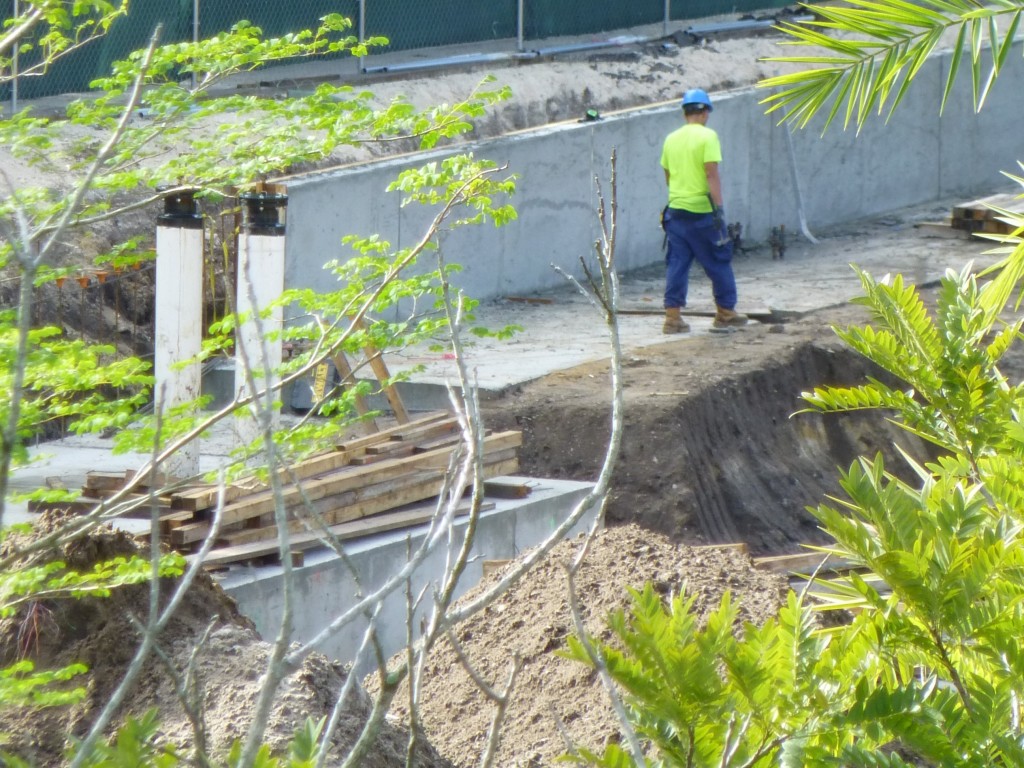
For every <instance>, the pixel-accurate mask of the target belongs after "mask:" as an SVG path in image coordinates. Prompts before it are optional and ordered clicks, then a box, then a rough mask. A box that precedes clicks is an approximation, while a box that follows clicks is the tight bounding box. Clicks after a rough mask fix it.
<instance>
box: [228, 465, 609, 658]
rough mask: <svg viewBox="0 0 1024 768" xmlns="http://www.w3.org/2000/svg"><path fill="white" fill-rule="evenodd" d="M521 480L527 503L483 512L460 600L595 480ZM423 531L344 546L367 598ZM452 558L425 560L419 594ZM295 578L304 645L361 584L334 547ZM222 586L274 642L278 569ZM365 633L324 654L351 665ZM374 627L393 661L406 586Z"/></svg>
mask: <svg viewBox="0 0 1024 768" xmlns="http://www.w3.org/2000/svg"><path fill="white" fill-rule="evenodd" d="M518 479H519V480H520V481H523V482H529V483H531V484H532V485H533V486H535V487H534V488H533V490H532V492H531V493H530V495H529V496H528V497H527V498H525V499H519V500H514V501H512V500H505V501H502V500H497V501H495V506H494V509H492V510H489V511H486V512H483V513H482V514H481V516H480V520H479V523H478V526H477V533H476V539H475V543H474V546H473V552H472V557H473V558H475V559H474V560H473V561H472V562H471V563H470V564H469V566H468V567H467V569H466V571H465V574H464V576H463V578H462V581H461V588H460V589H459V591H458V593H457V594H456V597H458V596H461V595H462V594H463V593H464V592H465V591H466V590H468V589H469V588H470V587H473V586H474V585H476V583H477V582H478V581H479V580H480V577H481V575H482V568H483V566H482V563H483V561H484V560H494V559H508V558H513V557H515V556H517V555H518V554H520V553H521V552H522V551H523V550H525V549H529V548H531V547H534V546H536V545H537V544H540V543H541V542H542V541H543V540H544V539H546V538H547V537H548V536H549V535H550V534H551V533H552V532H553V531H554V530H555V529H556V528H557V527H558V526H559V525H561V524H562V522H564V521H565V519H566V518H567V517H568V516H569V512H570V511H571V510H572V508H573V507H574V506H575V505H576V504H577V503H578V502H579V501H580V500H581V499H583V497H584V496H585V495H586V494H587V493H588V492H589V491H590V490H591V489H592V488H593V484H592V483H581V482H575V481H571V480H532V479H529V478H518ZM596 514H597V510H596V509H591V510H590V511H588V513H587V515H586V516H585V517H584V519H583V520H582V521H581V522H580V523H579V524H577V526H576V528H575V529H574V530H572V531H570V533H569V537H571V536H574V535H576V534H579V533H583V532H584V531H586V530H587V529H588V528H589V527H590V526H591V525H593V521H594V517H595V515H596ZM455 530H456V541H461V537H462V536H463V535H464V534H465V532H466V523H465V519H463V520H462V521H460V520H458V519H456V524H455ZM426 532H427V526H425V525H422V526H416V527H414V528H410V529H407V530H399V531H392V532H390V533H382V534H377V535H374V536H368V537H366V538H363V539H357V540H354V541H351V542H347V543H346V550H345V551H346V554H347V555H348V561H349V564H350V565H351V566H352V568H354V569H355V570H356V571H357V572H358V574H359V584H360V586H361V588H362V594H364V595H365V594H369V593H372V592H373V591H374V590H376V589H379V588H380V587H381V586H382V585H384V584H385V583H386V582H387V581H388V579H389V578H391V577H392V576H393V575H394V574H395V573H396V572H398V571H399V570H401V568H402V566H403V564H404V563H405V562H406V561H407V553H408V552H409V551H410V548H413V549H414V548H416V547H419V546H420V544H421V543H422V542H423V539H424V536H425V535H426ZM567 538H568V537H567ZM448 555H449V553H448V552H447V551H446V550H445V548H444V547H443V546H442V547H440V548H438V549H435V550H434V551H433V552H432V553H431V554H430V555H429V556H428V557H427V559H426V560H425V561H424V562H423V564H422V565H421V566H420V568H419V570H417V571H416V572H415V573H414V574H413V575H412V577H411V589H412V591H413V593H414V594H419V592H420V591H421V590H422V589H423V587H424V586H426V585H428V584H431V583H434V584H436V583H437V582H438V580H439V579H440V578H441V577H442V575H443V574H444V571H445V563H446V557H447V556H448ZM452 556H454V553H452ZM293 575H294V585H295V587H294V594H295V602H294V606H295V613H294V618H293V628H294V631H295V637H296V639H297V640H299V641H301V642H308V641H310V640H311V639H312V638H313V637H315V636H316V634H317V633H318V632H319V631H320V630H322V629H323V628H324V627H326V626H327V625H328V624H330V622H331V621H332V620H333V619H334V618H335V617H337V616H340V615H342V614H343V613H344V612H345V611H347V610H348V609H349V608H350V607H351V606H352V605H354V604H355V603H356V602H357V598H356V597H355V595H356V593H357V586H356V583H355V580H354V578H353V574H352V571H351V570H350V569H349V566H348V565H346V564H344V563H342V562H341V560H340V559H339V558H338V557H337V556H336V555H335V554H334V553H333V552H331V551H329V550H326V549H322V550H321V549H318V550H314V551H309V552H307V553H306V560H305V563H304V564H303V565H302V566H301V567H300V568H297V569H296V570H295V571H294V573H293ZM220 583H221V585H222V586H223V587H224V589H225V590H226V591H227V592H228V594H230V595H231V596H232V597H234V598H235V600H237V601H238V607H239V608H240V609H241V611H242V613H244V614H245V615H246V616H248V617H249V618H250V619H252V620H253V622H254V623H255V624H256V628H257V629H258V630H259V632H260V634H261V635H262V636H263V637H264V638H265V639H267V640H272V639H273V638H274V637H275V636H276V635H277V633H278V631H279V629H280V626H281V615H282V609H283V607H284V590H283V589H282V583H281V568H280V567H279V566H274V567H258V568H239V569H237V570H233V571H230V572H229V573H227V574H225V575H223V576H221V577H220ZM429 603H430V597H429V593H428V596H427V600H426V603H425V604H426V605H427V606H428V607H429ZM424 615H425V611H424V610H422V609H421V610H420V611H418V612H417V618H416V622H417V625H418V622H419V620H420V619H421V618H423V616H424ZM365 628H366V622H365V620H363V619H359V620H357V621H355V622H354V623H353V624H351V625H349V626H348V627H346V628H344V629H342V630H341V631H340V632H339V633H338V634H336V635H334V636H333V637H332V638H330V639H329V640H328V641H326V642H325V643H323V644H322V645H321V646H320V647H319V650H320V651H321V652H323V653H324V654H326V655H327V656H329V657H330V658H332V659H337V660H339V661H342V662H349V661H352V660H353V659H354V658H355V655H356V652H357V651H358V649H359V645H360V643H361V641H362V635H363V632H364V630H365ZM377 628H378V632H379V634H380V639H381V643H382V645H383V646H384V652H385V653H386V654H387V655H388V656H390V655H392V654H394V653H395V652H397V651H398V650H400V649H401V648H402V647H403V646H404V644H405V637H406V605H405V590H404V588H399V589H398V590H397V591H396V592H394V593H392V594H391V596H390V597H389V598H388V599H387V600H386V601H385V603H384V607H383V609H382V611H381V613H380V615H379V617H378V621H377ZM373 668H375V665H374V663H372V662H366V663H364V664H363V665H362V666H361V667H360V669H359V670H358V671H359V673H360V674H365V673H368V672H370V671H371V670H372V669H373Z"/></svg>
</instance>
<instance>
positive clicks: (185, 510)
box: [79, 413, 528, 565]
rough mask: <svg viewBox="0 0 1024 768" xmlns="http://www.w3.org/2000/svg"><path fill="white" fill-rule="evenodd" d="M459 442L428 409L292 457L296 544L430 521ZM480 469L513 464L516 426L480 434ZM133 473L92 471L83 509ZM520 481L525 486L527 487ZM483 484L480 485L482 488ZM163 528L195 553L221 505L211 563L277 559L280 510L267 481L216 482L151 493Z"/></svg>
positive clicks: (450, 426)
mask: <svg viewBox="0 0 1024 768" xmlns="http://www.w3.org/2000/svg"><path fill="white" fill-rule="evenodd" d="M460 443H461V432H460V428H459V424H458V422H457V420H456V419H455V418H454V417H453V416H451V415H450V414H447V413H432V414H428V415H426V416H423V417H421V418H418V419H416V420H414V421H410V422H408V423H406V424H400V425H398V426H396V427H392V428H390V429H386V430H382V431H380V432H376V433H374V434H372V435H367V436H365V437H357V438H353V439H350V440H345V441H343V442H340V443H338V444H337V445H336V446H335V449H334V450H332V451H328V452H326V453H323V454H320V455H317V456H314V457H312V458H309V459H306V460H304V461H301V462H299V463H296V464H293V465H291V466H289V467H287V468H285V469H284V470H282V472H281V475H280V477H281V480H282V489H281V492H280V497H281V500H282V502H283V506H284V509H285V510H286V512H287V515H286V517H287V526H288V529H289V531H290V532H291V533H292V534H294V536H293V537H292V551H293V553H295V552H301V551H302V550H303V549H308V548H310V547H314V546H318V545H319V543H320V536H319V535H318V534H317V533H315V532H311V529H314V531H315V530H319V531H320V532H321V533H322V532H323V530H324V529H327V530H330V531H331V532H332V533H333V534H334V535H335V536H336V537H338V538H340V539H346V538H353V537H355V536H360V535H367V534H369V533H374V532H379V531H384V530H390V529H394V528H398V527H404V526H408V525H414V524H417V523H419V522H424V521H426V520H429V519H430V516H431V515H432V513H433V510H434V506H435V501H428V500H431V499H434V500H436V497H437V495H438V493H439V491H440V488H441V483H442V480H443V478H444V475H445V473H446V472H447V471H448V467H449V464H450V462H451V460H452V454H453V452H454V451H455V450H456V449H457V448H458V447H459V445H460ZM483 443H484V444H483V453H484V475H485V477H486V478H495V477H498V476H501V475H508V474H514V473H515V472H516V471H517V470H518V468H519V460H518V448H519V446H520V445H521V444H522V433H521V432H518V431H510V432H501V433H496V434H488V435H486V436H485V437H484V441H483ZM129 479H131V474H130V473H127V474H126V473H122V474H120V475H118V474H117V473H102V472H93V473H89V475H88V476H87V478H86V483H85V486H84V487H83V489H82V495H83V499H82V501H81V502H80V504H79V506H80V507H81V508H82V509H83V511H85V510H87V509H88V508H92V507H94V506H95V504H98V503H99V501H100V500H101V499H103V498H109V497H110V496H111V495H112V494H114V493H116V492H117V491H118V490H119V489H121V488H123V487H124V485H125V483H126V482H127V481H128V480H129ZM524 488H525V487H524ZM524 488H513V487H509V486H508V485H507V484H506V485H496V484H492V485H491V492H492V493H493V494H495V495H497V496H504V497H507V496H509V495H513V496H515V495H526V493H527V492H528V489H525V490H524ZM485 489H486V486H485ZM135 498H136V499H137V500H138V502H139V507H138V511H139V513H140V514H142V515H144V516H149V515H150V514H151V513H152V504H153V502H154V499H153V497H149V496H147V495H146V489H145V488H139V489H136V496H135ZM155 503H156V504H157V506H158V515H159V521H160V528H161V534H162V535H163V537H164V539H165V540H166V541H167V542H168V543H169V544H170V545H171V546H172V547H174V548H175V549H177V550H178V551H180V552H182V553H186V554H188V553H192V552H194V551H195V550H196V549H198V548H199V547H200V546H201V544H202V543H203V541H204V540H205V539H206V538H207V536H208V535H209V534H210V533H211V530H212V526H213V524H214V517H215V515H214V511H215V508H216V507H217V505H218V504H220V505H222V508H221V513H220V519H221V528H220V531H219V532H218V535H217V539H216V547H215V549H214V550H213V552H212V553H211V554H210V555H209V556H208V557H207V559H206V560H205V561H204V562H207V563H208V564H210V565H217V564H224V563H229V562H236V561H242V560H248V561H251V560H259V559H261V558H264V557H274V556H275V555H276V553H277V552H278V545H277V538H278V527H277V523H276V522H275V520H276V516H275V509H276V507H277V503H276V499H275V494H274V491H273V489H272V488H270V487H269V485H268V484H266V483H262V482H258V481H256V480H255V479H249V480H248V481H240V482H236V483H233V484H231V485H228V486H226V487H224V488H218V487H216V486H214V485H196V486H190V487H187V488H184V489H179V490H175V491H173V492H169V493H166V492H164V493H162V495H160V496H158V497H155Z"/></svg>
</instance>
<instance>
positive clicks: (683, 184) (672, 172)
mask: <svg viewBox="0 0 1024 768" xmlns="http://www.w3.org/2000/svg"><path fill="white" fill-rule="evenodd" d="M720 162H722V146H721V144H719V142H718V134H717V133H715V132H714V131H713V130H711V129H710V128H708V127H707V126H706V125H701V124H700V123H687V124H686V125H684V126H682V127H681V128H677V129H676V130H674V131H672V133H670V134H669V135H668V136H667V137H666V139H665V144H664V146H662V148H661V167H662V168H664V169H665V170H666V171H668V206H669V208H681V209H683V210H685V211H691V212H692V213H711V201H710V200H709V199H708V192H709V191H710V190H709V189H708V177H707V174H706V173H705V172H704V163H720Z"/></svg>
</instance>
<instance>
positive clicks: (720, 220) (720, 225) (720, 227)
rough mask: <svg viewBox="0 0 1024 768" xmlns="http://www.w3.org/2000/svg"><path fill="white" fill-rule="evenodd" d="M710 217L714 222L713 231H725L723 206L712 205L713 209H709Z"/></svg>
mask: <svg viewBox="0 0 1024 768" xmlns="http://www.w3.org/2000/svg"><path fill="white" fill-rule="evenodd" d="M711 217H712V219H711V220H712V221H713V222H714V224H715V231H716V232H723V231H725V208H723V207H722V206H720V205H715V206H713V210H712V211H711Z"/></svg>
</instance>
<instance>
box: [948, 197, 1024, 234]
mask: <svg viewBox="0 0 1024 768" xmlns="http://www.w3.org/2000/svg"><path fill="white" fill-rule="evenodd" d="M996 208H998V209H1000V210H993V209H996ZM1002 211H1006V212H1008V213H1013V214H1020V215H1024V199H1022V198H1018V197H1017V196H1016V195H1012V194H1002V195H992V196H990V197H984V198H981V199H980V200H973V201H970V202H966V203H960V204H959V205H955V206H953V214H952V219H951V221H950V226H951V227H952V228H953V229H958V230H963V231H965V232H970V233H971V234H988V235H1009V234H1011V233H1013V232H1014V231H1015V230H1016V229H1017V227H1018V226H1019V224H1017V223H1016V222H1014V221H1013V220H1012V219H1007V218H1006V216H1005V215H1004V214H1003V213H1002Z"/></svg>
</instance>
